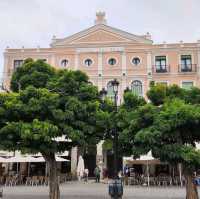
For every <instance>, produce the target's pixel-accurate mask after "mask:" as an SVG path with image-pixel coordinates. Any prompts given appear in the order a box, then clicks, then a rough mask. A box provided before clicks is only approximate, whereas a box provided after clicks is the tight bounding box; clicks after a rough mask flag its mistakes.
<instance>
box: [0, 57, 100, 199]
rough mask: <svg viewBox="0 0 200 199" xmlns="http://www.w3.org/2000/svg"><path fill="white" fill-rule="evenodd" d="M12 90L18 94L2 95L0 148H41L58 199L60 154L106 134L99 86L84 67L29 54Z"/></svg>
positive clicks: (52, 196) (54, 197) (29, 150)
mask: <svg viewBox="0 0 200 199" xmlns="http://www.w3.org/2000/svg"><path fill="white" fill-rule="evenodd" d="M11 89H12V90H13V91H15V92H16V93H12V92H11V93H8V94H0V103H1V108H0V115H2V116H3V117H2V118H1V121H0V125H1V129H0V139H1V140H2V142H1V145H0V147H2V148H4V149H7V150H20V151H22V152H25V153H38V152H40V153H42V155H43V156H44V158H45V159H46V161H47V162H48V163H49V166H50V174H49V175H50V176H49V178H50V199H58V198H59V197H60V194H59V184H58V179H57V166H56V160H55V154H56V153H57V152H63V151H65V150H69V149H71V147H72V146H77V145H85V144H97V143H98V142H99V141H100V140H101V139H102V136H103V134H102V132H101V131H99V128H97V117H100V116H101V114H103V111H102V110H101V106H100V102H99V94H98V90H97V87H95V86H93V85H92V84H91V83H90V82H89V80H88V76H87V75H86V74H85V73H83V72H81V71H70V70H55V69H53V68H52V67H51V66H50V65H48V64H46V63H44V62H43V61H41V60H38V61H33V60H31V59H28V60H26V61H25V62H24V64H23V66H22V67H20V68H18V69H17V70H16V72H15V73H14V74H13V77H12V81H11ZM101 117H102V116H101ZM57 137H64V138H65V140H64V141H62V142H58V141H57V140H56V138H57Z"/></svg>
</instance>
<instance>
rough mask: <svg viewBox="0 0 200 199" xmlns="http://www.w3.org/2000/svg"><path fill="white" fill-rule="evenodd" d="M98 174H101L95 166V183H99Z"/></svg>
mask: <svg viewBox="0 0 200 199" xmlns="http://www.w3.org/2000/svg"><path fill="white" fill-rule="evenodd" d="M100 173H101V170H100V168H99V167H98V166H96V168H95V169H94V175H95V180H96V182H98V183H99V182H100Z"/></svg>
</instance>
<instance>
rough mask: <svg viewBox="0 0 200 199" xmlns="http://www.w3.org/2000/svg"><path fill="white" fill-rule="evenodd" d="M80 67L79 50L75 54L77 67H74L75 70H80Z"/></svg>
mask: <svg viewBox="0 0 200 199" xmlns="http://www.w3.org/2000/svg"><path fill="white" fill-rule="evenodd" d="M78 68H79V53H78V52H77V53H76V54H75V68H74V70H78Z"/></svg>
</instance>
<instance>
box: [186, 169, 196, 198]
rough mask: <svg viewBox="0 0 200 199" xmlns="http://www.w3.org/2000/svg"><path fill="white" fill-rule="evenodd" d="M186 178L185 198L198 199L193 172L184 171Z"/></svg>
mask: <svg viewBox="0 0 200 199" xmlns="http://www.w3.org/2000/svg"><path fill="white" fill-rule="evenodd" d="M185 179H186V199H199V196H198V190H197V186H196V184H195V183H194V175H193V172H191V171H188V170H186V171H185Z"/></svg>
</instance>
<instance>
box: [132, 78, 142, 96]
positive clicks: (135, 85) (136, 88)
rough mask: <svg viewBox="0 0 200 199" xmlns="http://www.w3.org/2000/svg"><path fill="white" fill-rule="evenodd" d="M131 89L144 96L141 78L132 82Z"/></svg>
mask: <svg viewBox="0 0 200 199" xmlns="http://www.w3.org/2000/svg"><path fill="white" fill-rule="evenodd" d="M131 90H132V92H133V93H134V94H135V95H137V96H143V92H142V82H141V81H139V80H135V81H133V82H132V84H131Z"/></svg>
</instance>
